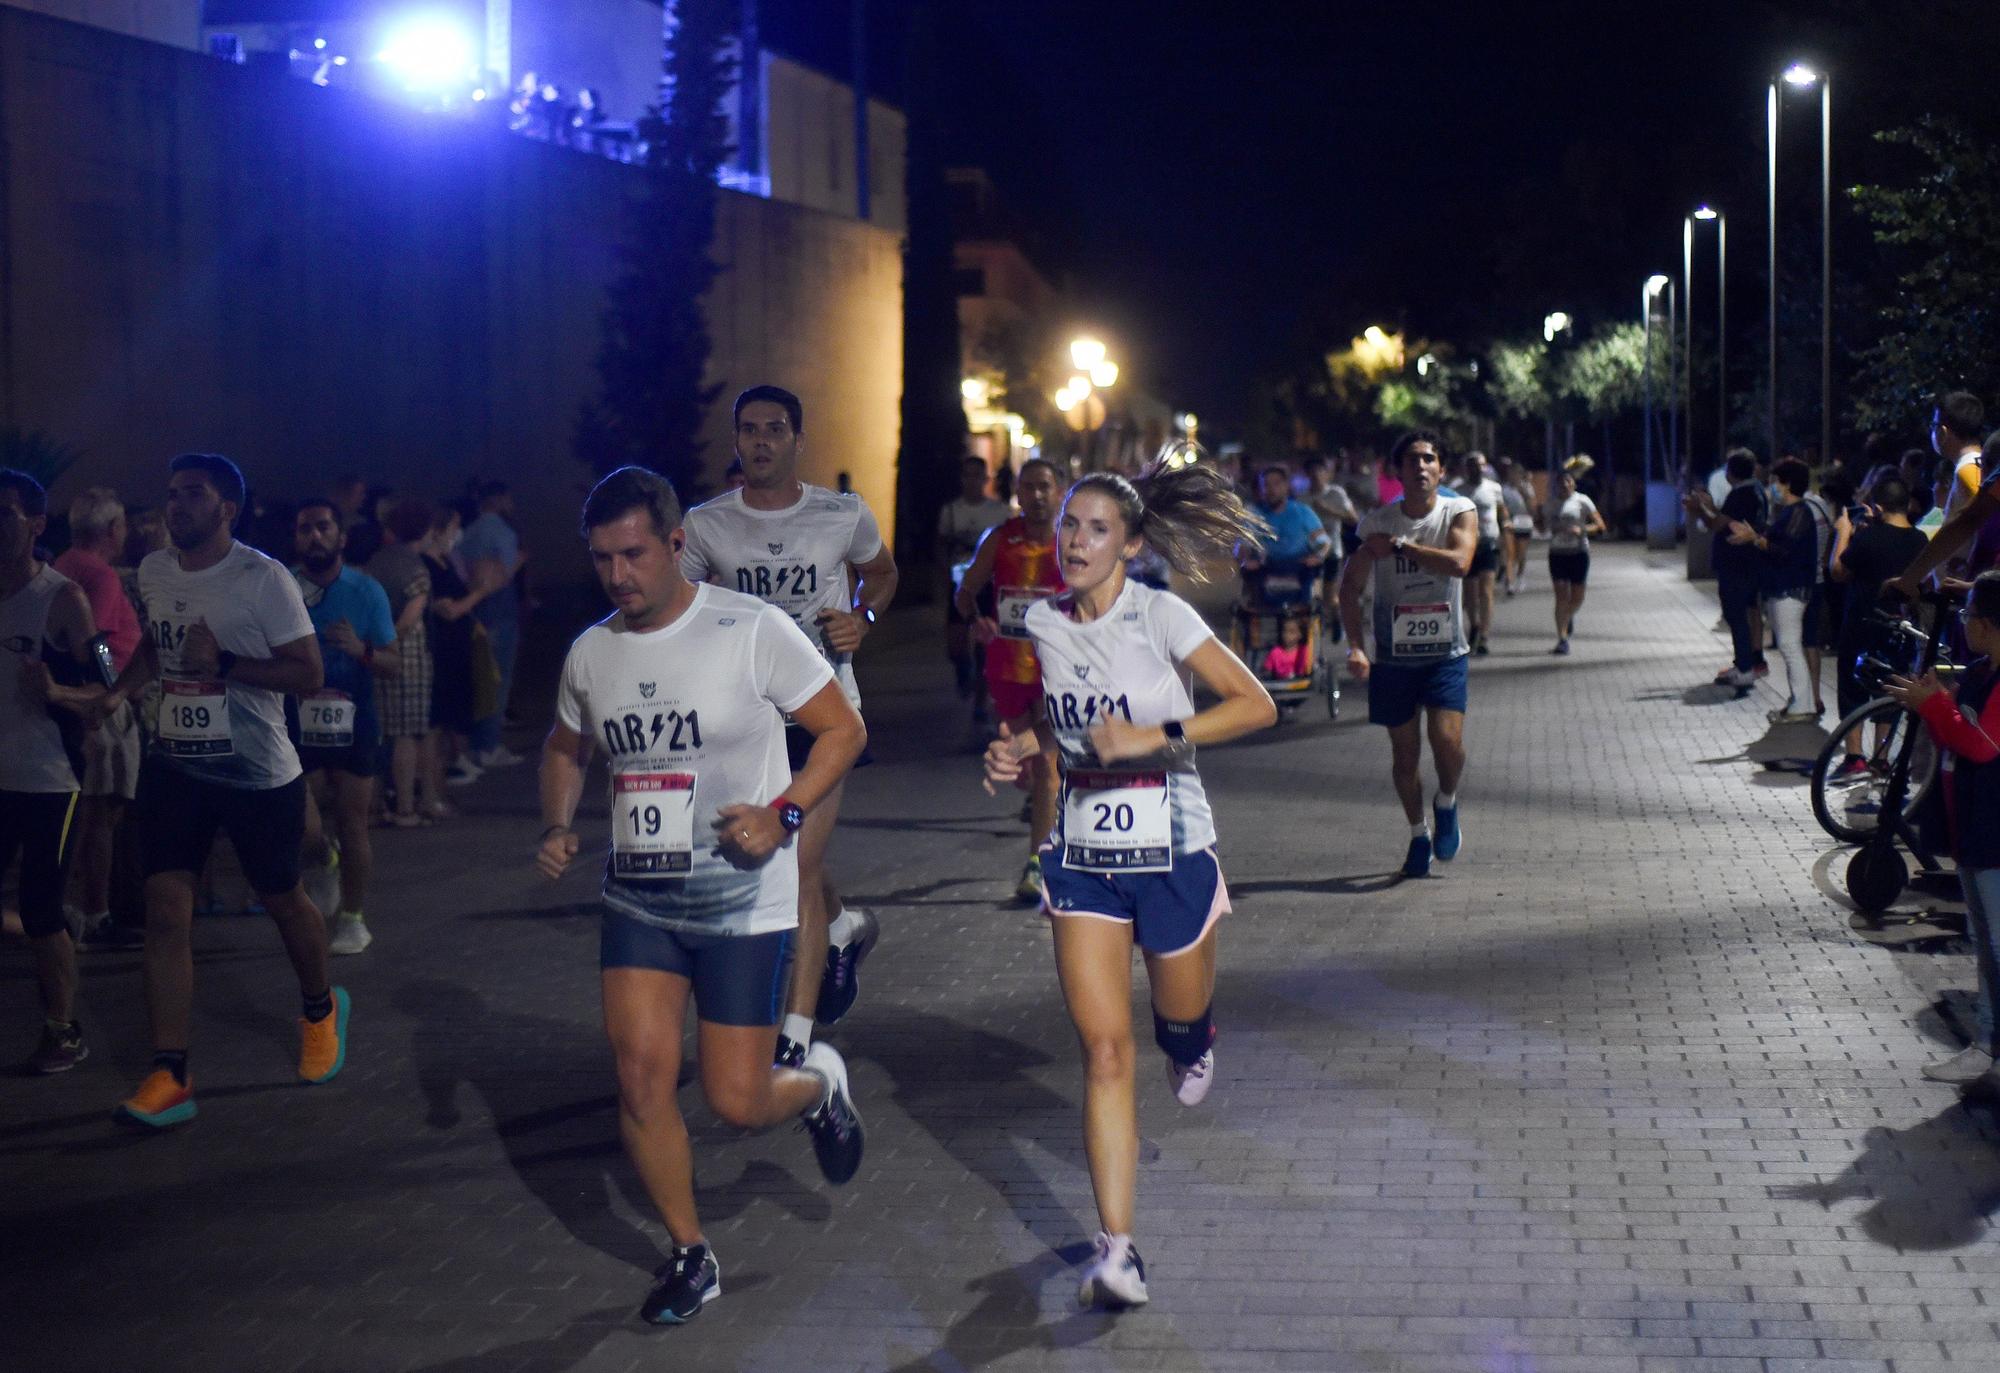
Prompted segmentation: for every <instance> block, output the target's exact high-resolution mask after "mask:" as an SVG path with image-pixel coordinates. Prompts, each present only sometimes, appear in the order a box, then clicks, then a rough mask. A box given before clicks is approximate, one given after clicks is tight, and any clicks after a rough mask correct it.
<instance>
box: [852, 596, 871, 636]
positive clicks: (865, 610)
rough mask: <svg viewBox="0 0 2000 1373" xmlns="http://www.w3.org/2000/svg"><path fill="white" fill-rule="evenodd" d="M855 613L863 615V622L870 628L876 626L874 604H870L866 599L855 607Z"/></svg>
mask: <svg viewBox="0 0 2000 1373" xmlns="http://www.w3.org/2000/svg"><path fill="white" fill-rule="evenodd" d="M854 613H855V614H856V615H859V616H860V617H861V622H862V623H863V624H865V625H867V626H868V627H869V628H870V629H873V628H874V627H875V607H874V606H872V605H870V604H868V602H866V601H863V602H862V603H861V604H860V605H857V606H856V607H854Z"/></svg>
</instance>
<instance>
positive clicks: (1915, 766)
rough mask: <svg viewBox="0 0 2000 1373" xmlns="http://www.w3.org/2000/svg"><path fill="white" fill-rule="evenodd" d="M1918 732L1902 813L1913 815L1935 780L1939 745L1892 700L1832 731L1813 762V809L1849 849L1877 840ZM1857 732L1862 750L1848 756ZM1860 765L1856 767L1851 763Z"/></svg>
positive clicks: (1856, 714)
mask: <svg viewBox="0 0 2000 1373" xmlns="http://www.w3.org/2000/svg"><path fill="white" fill-rule="evenodd" d="M1912 730H1914V731H1915V732H1916V736H1917V741H1916V748H1915V750H1914V751H1913V752H1912V753H1911V755H1910V778H1909V783H1908V790H1907V791H1906V793H1905V795H1904V800H1903V809H1904V810H1905V811H1906V812H1908V811H1914V810H1915V809H1916V808H1917V807H1918V806H1919V805H1921V804H1922V803H1923V801H1924V799H1925V798H1926V797H1927V796H1928V795H1929V794H1930V789H1931V787H1932V786H1933V785H1934V784H1935V783H1936V781H1937V766H1938V755H1937V744H1936V742H1935V741H1934V740H1933V739H1932V738H1931V733H1930V731H1929V730H1928V729H1926V728H1925V727H1924V723H1923V721H1921V720H1919V719H1918V718H1917V717H1916V716H1915V715H1912V714H1911V713H1910V712H1909V711H1907V710H1905V709H1904V708H1903V707H1902V706H1900V705H1898V704H1897V703H1896V702H1894V701H1891V700H1887V699H1884V700H1879V701H1870V702H1869V703H1868V704H1867V705H1865V706H1862V707H1861V708H1860V709H1859V710H1856V711H1853V712H1851V713H1849V715H1848V716H1847V718H1846V719H1844V720H1842V721H1841V722H1840V723H1839V724H1837V725H1835V726H1834V727H1833V733H1832V735H1831V736H1830V737H1829V738H1828V739H1827V741H1826V744H1825V746H1824V747H1823V748H1821V749H1820V751H1819V757H1817V758H1815V759H1813V770H1812V808H1813V817H1814V818H1815V819H1817V820H1818V821H1819V823H1820V827H1821V828H1822V829H1824V830H1825V831H1826V832H1827V833H1828V834H1831V835H1832V836H1833V837H1834V838H1836V839H1838V840H1840V841H1841V842H1843V843H1847V844H1865V843H1867V842H1868V840H1869V839H1870V838H1872V837H1873V836H1874V833H1875V830H1876V827H1877V825H1878V824H1879V823H1880V820H1881V814H1882V798H1883V795H1884V794H1885V793H1886V792H1887V791H1888V789H1889V772H1890V769H1891V768H1892V767H1893V766H1894V765H1895V762H1896V758H1897V756H1898V755H1899V754H1901V752H1902V750H1903V741H1904V740H1905V739H1907V738H1908V737H1909V735H1910V732H1911V731H1912ZM1856 731H1859V732H1860V734H1861V741H1860V742H1861V751H1860V752H1859V753H1850V752H1849V750H1848V747H1847V741H1848V738H1849V737H1850V736H1851V735H1852V734H1854V733H1855V732H1856ZM1856 758H1858V759H1860V760H1861V765H1860V766H1859V767H1856V766H1854V765H1853V762H1852V760H1853V759H1856Z"/></svg>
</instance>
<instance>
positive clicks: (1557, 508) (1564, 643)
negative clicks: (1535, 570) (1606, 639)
mask: <svg viewBox="0 0 2000 1373" xmlns="http://www.w3.org/2000/svg"><path fill="white" fill-rule="evenodd" d="M1594 466H1596V464H1595V463H1593V462H1591V460H1590V459H1589V458H1588V457H1585V456H1584V455H1583V454H1581V453H1579V454H1578V455H1577V456H1576V457H1573V458H1571V459H1570V460H1569V461H1568V462H1566V463H1564V464H1563V470H1562V471H1561V472H1560V473H1559V474H1557V476H1556V490H1555V494H1554V495H1552V496H1550V497H1549V503H1548V507H1547V509H1546V510H1545V511H1544V512H1543V518H1544V519H1545V520H1546V521H1547V525H1548V531H1549V580H1550V581H1551V582H1553V583H1555V589H1556V646H1555V647H1554V648H1552V649H1550V650H1549V652H1551V653H1556V654H1566V653H1568V652H1569V636H1570V630H1571V629H1573V628H1574V625H1573V624H1572V621H1574V620H1575V619H1576V612H1577V611H1579V610H1581V609H1582V608H1583V589H1584V586H1585V584H1586V583H1588V582H1589V581H1590V536H1591V535H1592V534H1602V533H1603V532H1604V531H1605V530H1606V529H1607V528H1609V526H1608V525H1606V524H1605V523H1604V516H1602V515H1600V514H1598V513H1597V504H1596V502H1594V501H1593V500H1591V499H1590V497H1588V496H1586V495H1584V494H1583V493H1582V492H1581V491H1578V490H1577V489H1576V480H1577V478H1578V477H1580V476H1582V475H1583V474H1584V473H1585V472H1588V471H1589V470H1590V469H1591V468H1592V467H1594Z"/></svg>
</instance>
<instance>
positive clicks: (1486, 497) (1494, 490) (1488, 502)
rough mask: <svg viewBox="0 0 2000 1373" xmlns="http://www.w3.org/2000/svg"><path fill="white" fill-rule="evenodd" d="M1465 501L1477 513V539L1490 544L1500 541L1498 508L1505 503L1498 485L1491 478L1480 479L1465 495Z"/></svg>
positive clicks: (1503, 495)
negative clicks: (1469, 503) (1470, 504)
mask: <svg viewBox="0 0 2000 1373" xmlns="http://www.w3.org/2000/svg"><path fill="white" fill-rule="evenodd" d="M1466 499H1467V500H1469V501H1471V502H1472V508H1473V509H1474V510H1477V511H1478V512H1479V537H1480V538H1482V539H1485V540H1487V541H1488V542H1490V543H1498V542H1499V541H1500V508H1501V506H1502V505H1503V504H1505V502H1506V499H1507V498H1506V495H1505V493H1504V492H1503V491H1502V490H1501V487H1500V483H1499V482H1497V481H1494V480H1493V478H1491V477H1486V478H1483V479H1481V481H1480V483H1479V485H1477V486H1475V487H1473V488H1472V490H1471V491H1470V492H1468V493H1467V495H1466Z"/></svg>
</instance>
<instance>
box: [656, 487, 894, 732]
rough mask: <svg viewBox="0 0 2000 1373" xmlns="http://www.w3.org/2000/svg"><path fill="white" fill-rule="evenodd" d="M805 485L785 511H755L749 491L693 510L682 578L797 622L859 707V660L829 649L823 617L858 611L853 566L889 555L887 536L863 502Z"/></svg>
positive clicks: (689, 516) (687, 527)
mask: <svg viewBox="0 0 2000 1373" xmlns="http://www.w3.org/2000/svg"><path fill="white" fill-rule="evenodd" d="M799 485H800V486H802V487H803V488H804V492H803V494H802V495H801V496H800V497H799V499H798V500H797V501H796V502H794V503H793V504H791V505H788V506H786V507H785V508H784V509H783V510H756V509H753V508H751V507H750V506H748V505H745V504H744V503H743V493H742V492H741V491H728V492H725V493H723V494H722V495H720V496H717V497H716V498H715V499H714V500H712V501H704V502H703V503H702V504H700V505H697V506H696V507H695V508H694V509H692V510H690V511H688V512H687V518H686V519H685V520H684V521H683V527H684V528H685V530H686V532H687V548H686V549H685V550H684V551H683V552H682V554H681V575H682V576H684V577H686V578H687V579H688V580H689V581H691V582H708V581H712V582H715V583H717V584H719V585H721V586H725V587H729V588H731V589H733V590H736V591H740V592H742V593H743V594H744V595H746V596H755V597H757V599H759V600H761V601H765V602H768V603H769V604H771V605H774V606H776V607H778V609H780V610H782V611H784V612H785V613H786V614H787V615H789V616H791V617H792V623H793V624H795V625H797V626H798V627H799V628H800V629H801V630H802V631H804V633H805V636H806V638H807V639H809V640H810V641H811V642H812V643H813V644H814V645H815V646H817V647H818V648H819V650H820V652H821V653H822V654H824V655H825V657H826V660H827V661H828V662H830V663H832V664H833V669H834V672H835V673H836V674H838V676H839V678H840V689H841V690H842V691H844V692H846V693H847V699H848V700H849V701H850V702H851V703H852V704H853V705H855V706H856V707H859V706H860V704H861V692H860V690H859V688H857V687H856V686H855V683H854V665H853V663H852V661H851V659H852V657H853V655H852V654H847V653H835V652H833V651H831V650H830V649H828V648H827V647H826V636H825V634H824V632H823V631H822V630H821V628H820V625H819V618H818V617H819V613H820V612H821V611H822V610H848V609H851V608H852V607H853V605H854V593H853V589H852V587H850V586H849V584H848V577H847V569H848V566H849V564H854V563H865V562H867V561H868V560H869V559H870V558H873V557H874V556H875V555H876V554H878V553H880V552H881V551H882V530H881V528H880V526H878V525H877V524H876V523H875V516H874V514H873V513H872V512H870V510H869V509H868V506H867V503H866V502H864V501H863V500H862V499H861V497H859V496H857V495H853V494H851V493H850V494H847V495H842V494H841V493H840V492H838V491H829V490H827V489H826V488H825V487H823V486H812V485H809V484H807V483H805V482H801V483H799Z"/></svg>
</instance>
